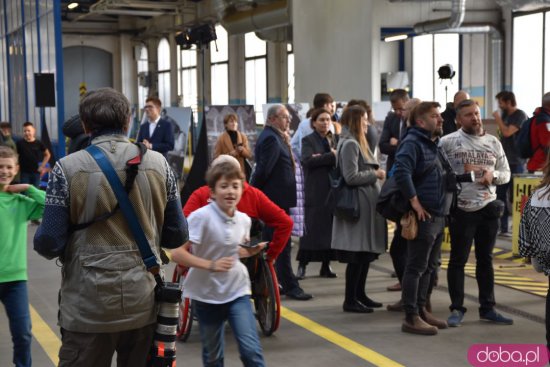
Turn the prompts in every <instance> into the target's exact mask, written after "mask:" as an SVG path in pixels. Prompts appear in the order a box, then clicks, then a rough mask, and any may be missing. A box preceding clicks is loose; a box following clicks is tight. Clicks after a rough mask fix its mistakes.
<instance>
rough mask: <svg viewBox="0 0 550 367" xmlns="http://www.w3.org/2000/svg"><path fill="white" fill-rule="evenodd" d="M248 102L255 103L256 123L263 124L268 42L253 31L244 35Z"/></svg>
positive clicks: (265, 100)
mask: <svg viewBox="0 0 550 367" xmlns="http://www.w3.org/2000/svg"><path fill="white" fill-rule="evenodd" d="M244 45H245V46H244V48H245V51H244V54H245V73H246V103H248V104H251V105H254V110H255V111H256V123H257V124H263V123H264V118H263V113H262V107H263V105H264V104H265V103H267V44H266V42H265V41H262V40H261V39H259V38H258V37H257V36H256V34H254V33H253V32H251V33H246V34H245V35H244Z"/></svg>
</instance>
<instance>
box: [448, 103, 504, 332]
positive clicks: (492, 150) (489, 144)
mask: <svg viewBox="0 0 550 367" xmlns="http://www.w3.org/2000/svg"><path fill="white" fill-rule="evenodd" d="M456 113H457V115H456V119H457V122H458V123H459V124H460V125H461V126H462V127H461V128H460V129H459V130H458V131H456V132H454V133H452V134H449V135H446V136H444V137H443V138H442V139H441V142H440V145H441V147H442V149H443V150H444V152H445V153H446V155H447V157H448V158H449V161H450V163H451V166H452V167H453V170H454V171H455V172H456V173H457V174H463V173H470V172H473V173H474V174H475V179H474V182H464V183H462V190H461V192H460V194H459V195H458V205H457V206H458V207H457V208H456V209H455V210H454V212H453V213H451V223H450V225H449V230H450V233H451V256H450V260H449V268H448V270H447V282H448V286H449V295H450V297H451V306H450V310H451V315H450V316H449V318H448V319H447V323H448V324H449V326H460V324H461V323H462V319H463V318H464V313H465V312H466V308H465V307H464V266H465V265H466V262H467V261H468V256H469V255H470V249H471V247H472V241H475V255H476V280H477V284H478V288H479V303H480V307H479V316H480V319H481V320H484V321H490V322H494V323H498V324H503V325H511V324H513V320H512V319H509V318H507V317H505V316H503V315H501V314H499V313H497V312H496V311H495V309H494V307H495V293H494V286H495V281H494V270H493V257H492V253H493V248H494V246H495V239H496V235H497V230H498V222H499V216H501V215H502V212H503V209H504V207H503V205H502V204H503V203H502V202H500V201H497V200H496V185H502V184H504V183H507V182H508V181H509V180H510V167H509V166H508V161H507V159H506V154H505V153H504V149H503V148H502V144H501V143H500V141H499V140H498V139H497V138H496V137H495V136H493V135H490V134H486V133H485V130H484V129H483V124H482V122H481V116H480V111H479V107H478V106H477V104H476V102H474V101H473V100H471V99H467V100H464V101H462V102H461V103H460V104H459V105H458V107H457V109H456ZM499 204H500V205H499Z"/></svg>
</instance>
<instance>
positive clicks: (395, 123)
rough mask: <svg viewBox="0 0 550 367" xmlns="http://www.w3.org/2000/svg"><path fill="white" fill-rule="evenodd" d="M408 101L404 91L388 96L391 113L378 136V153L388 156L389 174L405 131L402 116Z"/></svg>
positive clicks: (397, 91)
mask: <svg viewBox="0 0 550 367" xmlns="http://www.w3.org/2000/svg"><path fill="white" fill-rule="evenodd" d="M408 100H409V94H408V93H407V91H406V90H404V89H396V90H394V91H393V92H391V94H390V103H391V108H392V112H390V113H388V116H386V120H385V121H384V128H383V129H382V135H380V142H379V143H378V146H379V147H380V152H382V153H383V154H386V155H387V156H388V161H387V163H386V172H388V173H389V172H390V171H391V168H392V167H393V162H394V159H395V152H396V151H397V145H399V142H400V141H401V138H402V137H403V134H404V133H405V131H406V130H407V121H406V119H405V118H404V116H403V112H404V111H405V103H407V101H408Z"/></svg>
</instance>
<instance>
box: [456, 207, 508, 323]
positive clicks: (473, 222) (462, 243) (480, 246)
mask: <svg viewBox="0 0 550 367" xmlns="http://www.w3.org/2000/svg"><path fill="white" fill-rule="evenodd" d="M491 214H492V213H491V211H490V210H488V207H485V208H483V209H480V210H478V211H475V212H465V211H463V210H460V209H456V211H455V212H454V213H453V216H452V217H451V225H450V226H449V230H450V233H451V256H450V259H449V268H448V270H447V283H448V286H449V296H450V297H451V306H450V309H451V311H452V310H459V311H462V312H466V308H465V307H464V266H465V265H466V262H467V261H468V257H469V256H470V250H471V248H472V242H473V243H474V245H475V255H476V280H477V285H478V288H479V304H480V307H479V312H480V313H485V312H487V311H490V310H491V309H493V307H494V306H495V292H494V288H495V276H494V270H493V248H494V247H495V240H496V235H497V230H498V221H499V219H498V218H495V217H494V216H493V215H491Z"/></svg>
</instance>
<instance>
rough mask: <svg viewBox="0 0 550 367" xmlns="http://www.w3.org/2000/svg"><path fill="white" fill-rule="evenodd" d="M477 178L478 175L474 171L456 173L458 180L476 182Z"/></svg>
mask: <svg viewBox="0 0 550 367" xmlns="http://www.w3.org/2000/svg"><path fill="white" fill-rule="evenodd" d="M475 179H476V176H475V174H474V171H471V172H468V173H463V174H460V175H456V182H474V181H475Z"/></svg>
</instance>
